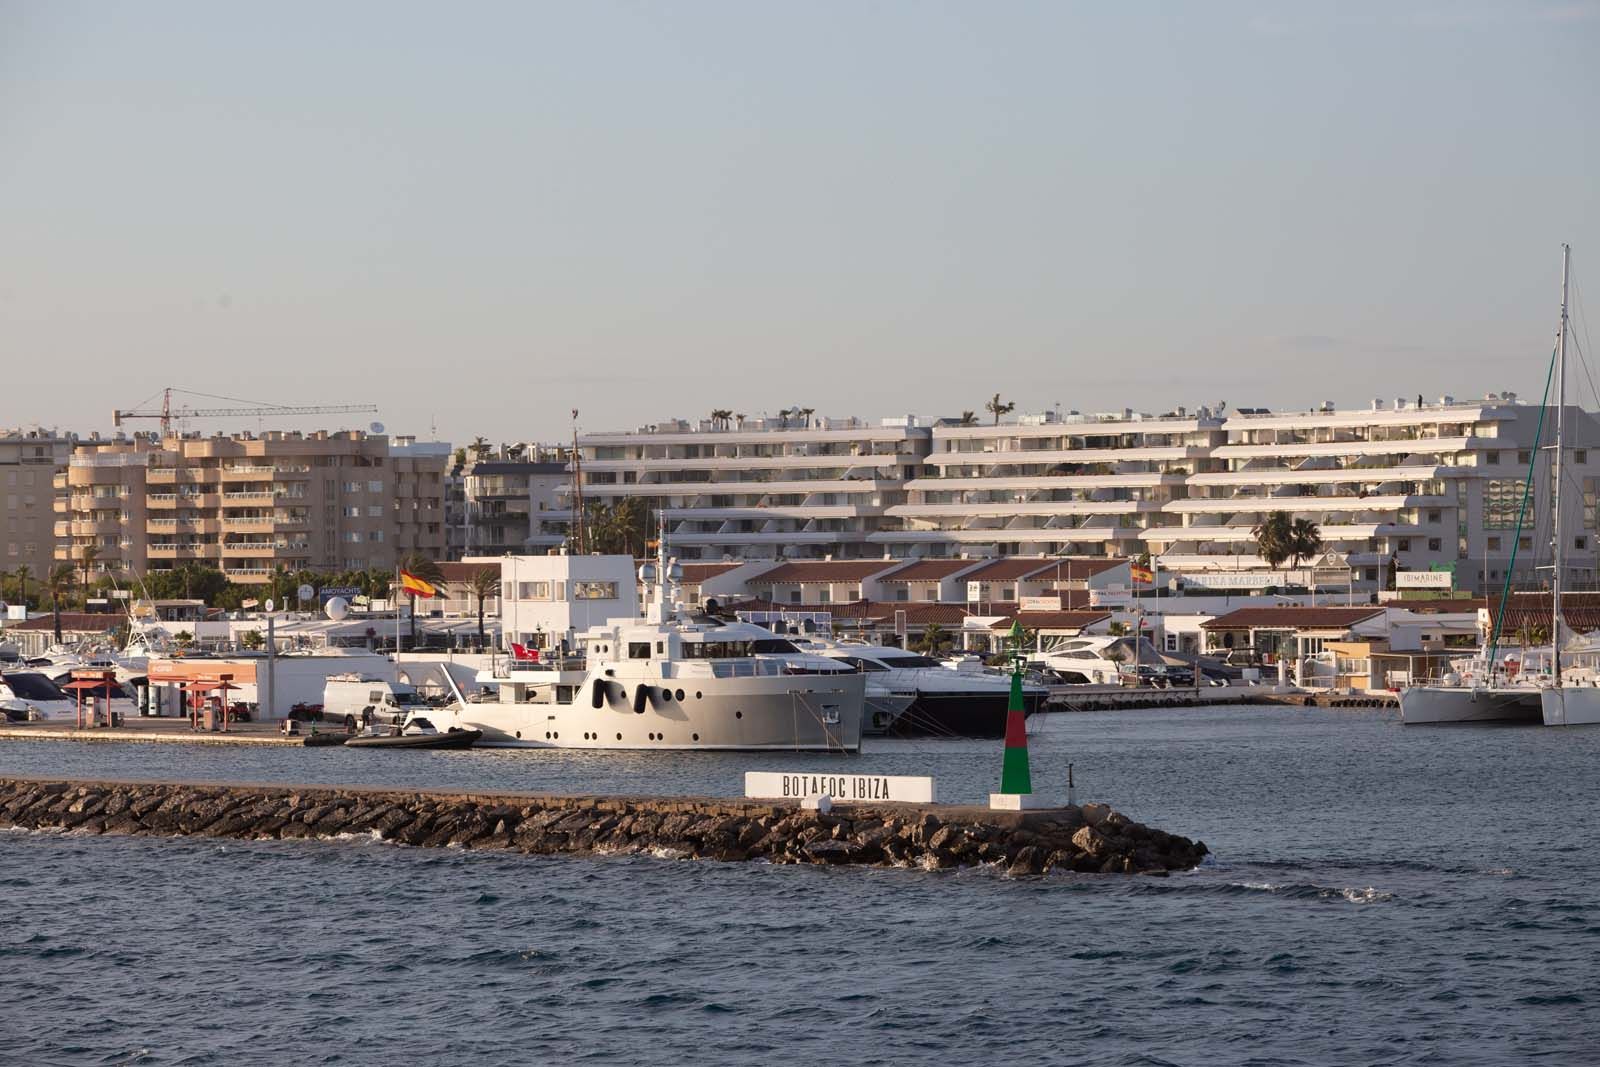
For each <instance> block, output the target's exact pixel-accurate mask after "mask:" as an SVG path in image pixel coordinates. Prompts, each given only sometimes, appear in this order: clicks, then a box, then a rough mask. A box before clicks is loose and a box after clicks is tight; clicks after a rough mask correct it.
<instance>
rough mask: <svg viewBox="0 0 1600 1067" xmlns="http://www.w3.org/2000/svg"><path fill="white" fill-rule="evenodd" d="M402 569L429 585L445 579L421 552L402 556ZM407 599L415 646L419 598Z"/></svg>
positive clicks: (437, 567) (436, 565)
mask: <svg viewBox="0 0 1600 1067" xmlns="http://www.w3.org/2000/svg"><path fill="white" fill-rule="evenodd" d="M480 440H481V438H480ZM400 569H401V570H403V571H405V572H406V573H407V574H409V575H411V576H412V577H413V578H421V579H422V580H423V581H425V582H427V583H428V584H429V585H434V586H437V585H438V584H439V583H440V582H443V581H444V572H443V571H441V570H440V569H439V564H438V563H436V562H434V561H433V559H431V558H430V557H428V556H424V555H423V554H422V553H420V552H408V553H407V554H406V555H404V556H402V557H401V558H400ZM407 599H409V600H410V601H411V647H412V648H415V647H417V598H416V596H415V595H414V594H413V595H409V596H408V598H407ZM399 652H400V650H399V649H398V648H397V649H395V654H396V655H398V654H399Z"/></svg>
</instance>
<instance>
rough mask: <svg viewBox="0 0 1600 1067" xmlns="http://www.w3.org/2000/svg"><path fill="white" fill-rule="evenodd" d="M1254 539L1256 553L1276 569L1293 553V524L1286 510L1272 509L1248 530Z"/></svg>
mask: <svg viewBox="0 0 1600 1067" xmlns="http://www.w3.org/2000/svg"><path fill="white" fill-rule="evenodd" d="M1250 534H1251V536H1253V537H1254V538H1255V539H1256V555H1258V556H1260V557H1261V558H1262V559H1263V560H1265V561H1266V564H1267V566H1269V567H1271V568H1272V569H1273V570H1277V569H1278V567H1279V566H1280V565H1281V564H1282V563H1283V561H1284V560H1286V559H1288V558H1289V557H1290V556H1291V555H1292V554H1293V553H1294V547H1293V539H1294V524H1293V523H1292V522H1291V521H1290V520H1289V513H1288V512H1287V511H1274V512H1271V513H1270V514H1268V515H1267V517H1266V518H1264V519H1262V520H1261V522H1260V523H1259V524H1257V525H1256V526H1255V527H1254V528H1252V529H1251V531H1250Z"/></svg>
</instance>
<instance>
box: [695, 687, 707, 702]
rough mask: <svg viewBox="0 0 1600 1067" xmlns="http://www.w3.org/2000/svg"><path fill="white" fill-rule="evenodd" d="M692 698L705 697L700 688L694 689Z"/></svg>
mask: <svg viewBox="0 0 1600 1067" xmlns="http://www.w3.org/2000/svg"><path fill="white" fill-rule="evenodd" d="M694 698H695V699H696V700H703V699H705V694H703V693H701V692H700V690H698V689H696V690H695V691H694Z"/></svg>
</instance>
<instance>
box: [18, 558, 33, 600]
mask: <svg viewBox="0 0 1600 1067" xmlns="http://www.w3.org/2000/svg"><path fill="white" fill-rule="evenodd" d="M31 577H33V569H32V568H31V567H29V566H28V565H27V564H26V563H22V564H19V565H18V566H17V602H18V603H19V604H22V605H23V606H24V607H26V606H27V603H28V579H29V578H31Z"/></svg>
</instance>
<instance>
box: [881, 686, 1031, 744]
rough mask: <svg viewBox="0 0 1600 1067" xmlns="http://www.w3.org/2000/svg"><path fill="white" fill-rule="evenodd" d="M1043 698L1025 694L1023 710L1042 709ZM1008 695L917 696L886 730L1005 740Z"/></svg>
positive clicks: (898, 734) (956, 693) (897, 734)
mask: <svg viewBox="0 0 1600 1067" xmlns="http://www.w3.org/2000/svg"><path fill="white" fill-rule="evenodd" d="M1044 700H1045V694H1044V693H1041V692H1036V691H1035V692H1028V693H1025V694H1024V696H1023V707H1024V710H1025V712H1026V713H1027V714H1028V715H1032V714H1034V713H1035V712H1037V711H1038V710H1039V709H1040V707H1042V706H1043V704H1044ZM1010 704H1011V694H1010V692H1009V691H1005V690H996V691H990V692H973V691H970V690H969V691H960V690H958V691H954V692H949V693H927V692H922V693H918V694H917V699H916V700H915V701H913V702H912V704H911V706H910V707H909V708H907V709H906V710H905V713H904V714H902V715H901V716H900V717H899V718H898V719H896V720H895V721H894V722H893V723H891V724H890V726H889V735H890V736H891V737H980V738H993V737H1004V736H1005V733H1006V710H1007V709H1008V708H1009V707H1010Z"/></svg>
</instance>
